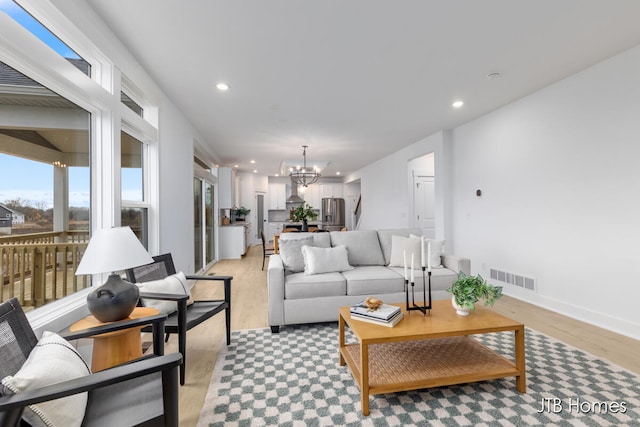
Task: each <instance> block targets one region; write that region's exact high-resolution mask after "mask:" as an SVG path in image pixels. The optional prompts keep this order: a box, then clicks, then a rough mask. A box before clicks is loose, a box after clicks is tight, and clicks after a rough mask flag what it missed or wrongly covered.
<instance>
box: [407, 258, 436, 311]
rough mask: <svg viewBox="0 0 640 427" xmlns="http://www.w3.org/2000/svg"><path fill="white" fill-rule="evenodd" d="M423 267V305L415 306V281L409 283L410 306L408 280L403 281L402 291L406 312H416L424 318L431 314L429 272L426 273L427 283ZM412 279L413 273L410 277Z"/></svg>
mask: <svg viewBox="0 0 640 427" xmlns="http://www.w3.org/2000/svg"><path fill="white" fill-rule="evenodd" d="M425 270H426V268H425V267H422V295H423V304H422V305H418V304H416V295H415V281H414V280H412V281H411V304H409V279H404V291H405V296H406V300H407V311H411V310H418V311H420V312H422V314H424V315H425V316H426V315H427V314H428V313H430V312H431V270H429V271H428V272H427V277H428V278H429V279H428V283H427V281H426V280H425ZM411 277H412V278H413V273H412V275H411ZM427 286H428V287H429V304H427Z"/></svg>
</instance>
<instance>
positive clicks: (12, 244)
mask: <svg viewBox="0 0 640 427" xmlns="http://www.w3.org/2000/svg"><path fill="white" fill-rule="evenodd" d="M88 240H89V234H88V232H77V231H65V232H51V233H33V234H24V235H16V236H3V237H0V282H1V288H0V300H2V301H6V300H8V299H10V298H12V297H16V298H18V300H19V301H20V304H22V305H23V306H25V307H39V306H41V305H44V304H46V303H48V302H51V301H55V300H58V299H61V298H64V297H65V296H67V295H70V294H72V293H74V292H77V291H79V290H81V289H84V288H86V287H87V286H89V285H90V279H89V277H88V276H80V277H79V276H76V275H75V271H76V269H77V267H78V264H79V263H80V259H81V258H82V255H83V254H84V251H85V249H86V247H87V244H88Z"/></svg>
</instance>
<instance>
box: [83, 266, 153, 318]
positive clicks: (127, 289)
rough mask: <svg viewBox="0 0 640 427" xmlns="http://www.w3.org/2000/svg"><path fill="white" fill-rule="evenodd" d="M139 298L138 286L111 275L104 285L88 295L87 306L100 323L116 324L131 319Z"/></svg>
mask: <svg viewBox="0 0 640 427" xmlns="http://www.w3.org/2000/svg"><path fill="white" fill-rule="evenodd" d="M139 296H140V290H139V289H138V287H137V286H136V285H134V284H133V283H130V282H127V281H126V280H122V278H121V277H120V276H119V275H117V274H111V275H110V276H109V278H108V279H107V281H106V282H105V283H104V285H102V286H100V287H99V288H97V289H96V290H95V291H93V292H91V293H90V294H89V295H87V306H88V307H89V311H90V312H91V314H93V316H94V317H95V318H96V319H98V320H99V321H101V322H105V323H106V322H116V321H118V320H122V319H126V318H127V317H129V315H130V314H131V312H132V311H133V309H134V308H136V304H138V297H139Z"/></svg>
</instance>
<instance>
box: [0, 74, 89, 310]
mask: <svg viewBox="0 0 640 427" xmlns="http://www.w3.org/2000/svg"><path fill="white" fill-rule="evenodd" d="M90 123H91V115H90V114H89V113H88V112H87V111H85V110H84V109H82V108H80V107H78V106H77V105H75V104H74V103H72V102H70V101H68V100H67V99H65V98H63V97H61V96H59V95H58V94H56V93H54V92H53V91H51V90H49V89H47V88H46V87H44V86H43V85H41V84H39V83H38V82H36V81H34V80H33V79H31V78H29V77H27V76H25V75H24V74H22V73H20V72H18V71H17V70H15V69H14V68H12V67H9V66H8V65H6V64H4V63H1V62H0V170H1V171H2V178H0V216H2V213H3V212H4V213H5V219H7V218H8V221H7V220H5V221H4V222H3V223H0V255H1V256H0V278H1V280H2V284H3V286H2V288H1V293H2V295H1V296H2V300H7V299H9V298H12V297H14V296H16V297H18V298H20V300H21V302H22V303H23V305H26V306H39V305H43V304H45V303H46V302H49V301H53V300H56V299H59V298H62V297H64V296H66V295H69V294H71V293H74V292H76V291H78V290H80V289H82V288H84V287H85V286H87V284H88V280H87V278H86V277H81V278H78V277H76V276H75V275H74V272H75V268H76V266H77V263H78V261H79V258H80V257H81V255H82V253H83V251H84V247H85V246H86V242H87V240H88V236H89V229H90V226H89V224H90V219H91V214H90V212H91V210H90V208H91V205H90V201H91V197H90V195H91V185H90V175H91V174H90V164H89V159H90V148H91V132H90ZM7 213H8V214H9V217H7V216H6V214H7Z"/></svg>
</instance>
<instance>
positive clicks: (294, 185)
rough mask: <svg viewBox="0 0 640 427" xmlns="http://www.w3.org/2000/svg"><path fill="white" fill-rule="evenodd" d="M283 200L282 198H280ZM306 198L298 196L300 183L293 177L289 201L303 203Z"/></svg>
mask: <svg viewBox="0 0 640 427" xmlns="http://www.w3.org/2000/svg"><path fill="white" fill-rule="evenodd" d="M280 200H282V199H280ZM303 202H304V200H302V198H301V197H300V196H298V184H297V183H296V182H295V181H294V180H293V178H291V195H290V196H289V197H287V203H303Z"/></svg>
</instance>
